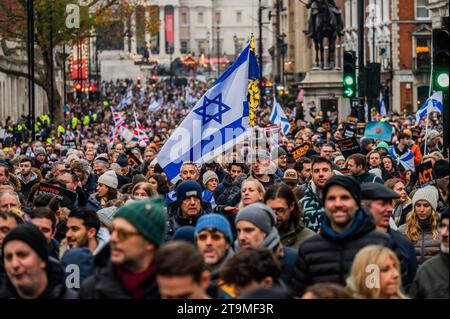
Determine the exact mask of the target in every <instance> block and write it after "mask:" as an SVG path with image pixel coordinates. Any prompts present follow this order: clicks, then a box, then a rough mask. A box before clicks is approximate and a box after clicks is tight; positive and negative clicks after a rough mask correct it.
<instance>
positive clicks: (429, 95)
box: [417, 41, 433, 156]
mask: <svg viewBox="0 0 450 319" xmlns="http://www.w3.org/2000/svg"><path fill="white" fill-rule="evenodd" d="M431 52H433V41H431ZM430 64H431V68H430V85H429V89H428V99H429V98H430V97H431V92H432V86H433V55H432V54H431V63H430ZM427 103H430V101H429V100H427ZM429 113H430V112H429V111H427V120H426V124H425V143H424V150H423V156H425V155H427V139H428V119H429V115H428V114H429ZM417 124H419V123H417Z"/></svg>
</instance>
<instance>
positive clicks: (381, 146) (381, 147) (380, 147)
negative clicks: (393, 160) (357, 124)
mask: <svg viewBox="0 0 450 319" xmlns="http://www.w3.org/2000/svg"><path fill="white" fill-rule="evenodd" d="M375 150H376V151H378V153H380V155H381V157H383V156H385V155H387V154H388V152H389V145H388V143H386V142H384V141H382V142H380V143H378V144H377V146H376V147H375Z"/></svg>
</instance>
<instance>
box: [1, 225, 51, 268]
mask: <svg viewBox="0 0 450 319" xmlns="http://www.w3.org/2000/svg"><path fill="white" fill-rule="evenodd" d="M12 240H20V241H23V242H24V243H26V244H27V245H28V246H30V247H31V249H33V250H34V251H35V252H36V253H37V254H38V256H39V257H41V259H42V260H43V261H45V262H47V261H48V244H47V239H45V237H44V235H43V234H42V232H41V230H40V229H39V228H37V227H36V226H35V225H33V224H22V225H19V226H17V227H16V228H14V229H13V230H11V231H10V232H9V233H8V235H6V237H5V239H4V240H3V245H2V256H3V257H4V256H5V254H4V249H5V246H6V243H8V242H10V241H12Z"/></svg>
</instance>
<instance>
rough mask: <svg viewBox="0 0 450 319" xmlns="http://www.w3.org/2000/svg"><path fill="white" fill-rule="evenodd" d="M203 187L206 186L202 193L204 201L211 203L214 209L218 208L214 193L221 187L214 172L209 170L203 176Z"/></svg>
mask: <svg viewBox="0 0 450 319" xmlns="http://www.w3.org/2000/svg"><path fill="white" fill-rule="evenodd" d="M203 185H205V189H204V190H203V192H202V200H203V201H204V202H207V203H210V204H211V208H212V209H214V208H216V206H217V205H216V200H215V198H214V192H215V191H216V189H217V186H218V185H219V177H218V176H217V174H216V173H214V172H213V171H210V170H208V171H206V172H205V173H204V174H203Z"/></svg>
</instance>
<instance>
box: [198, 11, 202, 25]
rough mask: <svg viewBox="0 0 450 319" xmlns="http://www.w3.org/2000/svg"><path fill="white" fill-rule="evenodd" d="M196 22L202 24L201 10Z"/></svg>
mask: <svg viewBox="0 0 450 319" xmlns="http://www.w3.org/2000/svg"><path fill="white" fill-rule="evenodd" d="M197 22H198V24H203V12H199V13H198V15H197Z"/></svg>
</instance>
